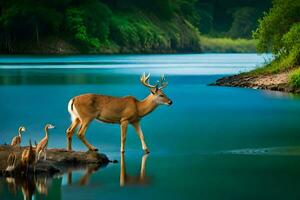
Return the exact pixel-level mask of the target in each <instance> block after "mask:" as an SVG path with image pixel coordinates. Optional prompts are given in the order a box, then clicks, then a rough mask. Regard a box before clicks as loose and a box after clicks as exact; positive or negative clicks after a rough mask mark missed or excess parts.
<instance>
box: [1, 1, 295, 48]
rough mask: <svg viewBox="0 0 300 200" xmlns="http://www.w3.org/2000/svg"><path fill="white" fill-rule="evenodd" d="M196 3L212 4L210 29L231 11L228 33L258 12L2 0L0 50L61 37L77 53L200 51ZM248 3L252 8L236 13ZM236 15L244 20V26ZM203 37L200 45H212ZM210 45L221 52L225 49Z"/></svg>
mask: <svg viewBox="0 0 300 200" xmlns="http://www.w3.org/2000/svg"><path fill="white" fill-rule="evenodd" d="M199 1H201V2H202V3H203V2H204V3H206V4H209V5H213V6H212V7H213V9H207V15H208V16H209V17H211V20H210V21H209V22H208V23H210V24H213V25H212V27H213V26H216V27H219V26H221V25H222V24H226V26H227V25H228V24H229V26H228V27H230V24H231V21H232V19H231V15H232V13H235V14H234V16H235V17H234V23H233V26H232V27H233V28H232V29H231V31H230V34H231V36H232V37H246V36H247V34H248V32H249V31H250V29H252V27H253V26H254V24H253V23H252V21H251V20H250V19H251V17H249V18H248V16H249V15H252V14H253V13H254V14H256V13H257V12H259V11H258V10H259V9H258V10H257V9H252V7H253V6H254V5H256V4H259V5H260V3H258V0H252V1H253V2H252V1H251V3H250V4H251V5H248V4H245V3H243V2H242V1H241V0H224V1H226V2H223V0H222V1H221V0H216V1H214V2H212V3H211V2H210V1H209V0H38V1H37V0H6V1H1V0H0V52H1V53H3V52H5V53H11V52H22V51H23V50H24V51H26V48H29V46H30V48H36V49H39V47H40V45H44V44H45V41H48V39H49V38H52V39H53V38H57V39H58V40H60V41H64V44H66V45H69V46H72V47H74V48H77V49H78V51H79V52H93V53H96V52H119V53H133V52H136V53H143V52H144V53H149V52H200V51H201V44H200V33H199V30H198V28H199V27H200V28H201V27H202V26H203V24H205V23H206V21H205V18H204V20H202V21H200V20H201V19H200V15H201V12H202V11H203V10H206V8H207V7H205V8H203V7H202V5H203V4H201V3H199ZM262 1H263V2H265V1H267V0H262ZM227 4H228V5H227ZM233 5H235V6H233ZM224 6H225V7H224ZM247 6H249V7H251V6H252V7H251V9H248V10H247V9H242V10H243V12H242V11H240V12H239V11H238V10H240V9H241V8H244V7H247ZM208 7H209V6H208ZM231 7H232V9H231ZM257 7H259V6H257ZM201 9H202V10H201ZM212 10H215V11H216V12H215V13H211V11H212ZM249 10H250V11H249ZM253 10H254V11H253ZM252 11H253V12H252ZM220 13H223V14H224V13H227V14H226V16H229V18H230V20H229V21H228V23H227V21H226V22H225V23H223V22H222V23H220V22H219V20H218V19H219V18H220V16H219V14H220ZM228 13H229V14H228ZM254 14H253V15H252V16H254ZM213 16H216V20H215V17H213ZM221 18H224V17H223V16H221ZM239 19H243V20H246V19H247V20H248V21H247V23H246V25H247V26H246V25H245V23H243V20H239ZM201 22H202V23H201ZM214 28H215V27H213V28H212V29H214ZM239 29H242V30H245V31H239ZM222 31H223V29H222ZM227 31H228V30H226V31H225V32H227ZM287 37H289V38H290V37H291V36H287ZM203 41H204V49H209V48H210V49H211V46H209V45H206V44H208V43H205V41H206V40H203ZM211 41H212V40H211ZM287 42H290V41H288V40H287ZM231 43H232V42H231ZM231 43H230V42H227V43H224V45H227V44H229V45H230V44H231ZM238 43H240V44H245V47H246V48H247V47H249V45H248V44H247V43H243V42H238ZM214 47H216V49H217V51H223V49H222V48H223V47H220V46H217V45H215V46H214ZM41 48H42V47H41ZM218 48H219V49H218ZM243 48H244V47H242V46H240V47H238V45H235V47H232V46H229V47H228V48H227V50H229V49H231V50H232V51H239V52H240V51H245V50H244V49H243ZM227 50H226V51H227ZM59 51H60V50H59Z"/></svg>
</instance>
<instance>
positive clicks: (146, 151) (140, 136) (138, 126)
mask: <svg viewBox="0 0 300 200" xmlns="http://www.w3.org/2000/svg"><path fill="white" fill-rule="evenodd" d="M132 125H133V127H134V128H135V131H136V133H137V134H138V136H139V138H140V140H141V143H142V149H143V150H144V152H145V153H146V154H147V153H150V151H149V149H148V147H147V145H146V143H145V139H144V134H143V131H142V129H141V126H140V123H139V122H136V123H133V124H132Z"/></svg>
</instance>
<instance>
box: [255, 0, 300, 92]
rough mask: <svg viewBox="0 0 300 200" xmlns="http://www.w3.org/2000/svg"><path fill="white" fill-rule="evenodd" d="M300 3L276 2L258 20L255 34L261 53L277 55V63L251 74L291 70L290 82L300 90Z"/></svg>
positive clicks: (281, 0)
mask: <svg viewBox="0 0 300 200" xmlns="http://www.w3.org/2000/svg"><path fill="white" fill-rule="evenodd" d="M299 10H300V1H293V0H274V1H273V7H272V8H271V10H270V11H269V12H268V13H265V15H264V17H263V18H262V19H261V20H260V21H259V27H258V29H257V30H256V31H255V33H254V37H255V38H257V40H258V50H259V51H260V52H264V51H268V50H269V49H270V50H271V51H272V52H273V53H274V55H275V60H273V61H272V62H271V63H268V64H267V65H266V66H264V67H262V68H259V69H256V70H254V71H252V72H250V74H254V75H256V74H269V73H279V72H281V71H291V73H290V76H289V83H290V85H291V86H292V87H294V88H300V69H299V65H300V23H299V21H300V12H299ZM294 68H298V69H297V70H293V69H294Z"/></svg>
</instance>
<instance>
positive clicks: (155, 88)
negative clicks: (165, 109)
mask: <svg viewBox="0 0 300 200" xmlns="http://www.w3.org/2000/svg"><path fill="white" fill-rule="evenodd" d="M149 79H150V73H149V74H148V75H146V74H145V73H144V74H143V75H142V76H141V83H142V84H143V85H144V86H146V87H148V88H149V89H150V92H151V94H152V95H153V97H154V98H153V100H154V101H155V102H156V103H157V104H164V105H169V106H170V105H172V103H173V102H172V101H171V99H169V98H168V97H167V95H165V94H164V92H163V88H165V87H166V86H167V85H168V83H167V82H166V80H165V77H164V75H163V76H162V77H161V79H160V80H159V81H157V83H156V84H155V85H151V84H150V83H149Z"/></svg>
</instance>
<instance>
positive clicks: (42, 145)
mask: <svg viewBox="0 0 300 200" xmlns="http://www.w3.org/2000/svg"><path fill="white" fill-rule="evenodd" d="M53 128H55V127H54V126H53V125H51V124H46V126H45V133H46V135H45V137H44V138H43V139H42V140H41V141H40V142H39V143H38V144H37V146H36V154H37V160H39V159H40V156H41V154H42V153H43V156H44V160H46V158H47V154H46V149H47V147H48V138H49V136H48V130H49V129H53Z"/></svg>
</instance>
